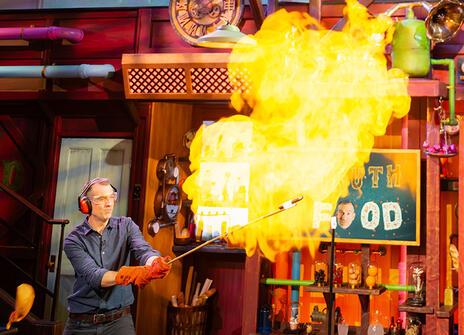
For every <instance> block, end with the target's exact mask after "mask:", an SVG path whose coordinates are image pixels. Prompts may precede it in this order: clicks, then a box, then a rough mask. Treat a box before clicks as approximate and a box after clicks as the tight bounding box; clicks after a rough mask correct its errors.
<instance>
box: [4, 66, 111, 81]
mask: <svg viewBox="0 0 464 335" xmlns="http://www.w3.org/2000/svg"><path fill="white" fill-rule="evenodd" d="M114 72H115V69H114V66H113V65H111V64H103V65H89V64H81V65H45V66H41V65H38V66H0V78H81V79H86V78H91V77H99V78H110V77H111V76H112V75H113V74H114Z"/></svg>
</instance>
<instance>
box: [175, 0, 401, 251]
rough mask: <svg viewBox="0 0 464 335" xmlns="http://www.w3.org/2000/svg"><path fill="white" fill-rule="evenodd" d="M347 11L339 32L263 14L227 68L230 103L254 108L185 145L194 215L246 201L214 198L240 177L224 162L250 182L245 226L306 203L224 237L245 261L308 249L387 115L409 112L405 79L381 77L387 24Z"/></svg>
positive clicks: (292, 16)
mask: <svg viewBox="0 0 464 335" xmlns="http://www.w3.org/2000/svg"><path fill="white" fill-rule="evenodd" d="M344 13H345V16H346V17H347V24H346V25H345V27H344V29H343V31H341V32H337V31H331V30H326V29H324V28H323V27H322V26H321V25H320V24H319V23H318V22H317V21H316V20H315V19H313V18H311V17H310V16H309V15H308V14H306V13H299V12H291V13H289V12H287V11H286V10H284V9H282V10H279V11H278V12H276V13H274V14H273V15H271V16H269V17H267V18H266V20H265V21H264V23H263V25H262V28H261V30H260V31H258V32H257V33H256V34H255V36H254V39H255V40H256V42H257V43H256V46H253V47H236V48H234V50H233V51H232V54H231V58H230V64H229V74H230V80H231V82H232V83H233V84H235V85H240V86H241V90H237V91H236V92H235V93H234V94H233V96H232V98H231V100H232V105H233V106H234V108H235V109H236V110H237V111H239V112H240V111H242V110H245V109H246V108H248V109H250V108H251V109H252V113H251V115H250V116H249V117H248V116H244V115H237V116H233V117H231V118H227V119H222V120H220V121H219V122H217V123H215V124H213V125H210V126H207V127H205V126H203V127H202V128H201V129H200V130H199V132H198V133H197V135H196V137H195V139H194V141H193V143H192V146H191V153H190V160H191V162H192V163H191V170H192V171H193V174H192V175H191V176H190V177H189V178H188V179H187V181H186V183H185V184H184V186H183V187H184V190H185V191H186V192H187V194H188V195H189V198H191V199H193V203H192V207H193V209H194V211H196V210H197V209H198V207H199V206H211V207H214V206H218V207H221V206H222V207H224V206H232V207H243V197H241V200H239V201H238V202H234V201H232V202H231V199H229V198H228V197H227V192H223V193H221V188H222V190H224V189H225V188H227V187H228V186H225V185H227V183H228V182H227V181H225V180H224V178H225V177H223V178H222V180H221V176H227V178H229V180H230V178H231V174H234V171H235V173H236V175H237V176H238V175H240V173H237V169H235V170H234V168H233V166H234V165H232V167H231V165H230V164H231V163H234V164H236V166H237V167H238V166H241V167H240V168H238V169H239V170H240V169H241V170H240V171H246V173H245V175H247V176H249V185H248V186H244V185H240V186H243V187H242V191H243V192H242V195H243V194H245V196H246V201H247V202H246V205H245V206H247V207H248V218H249V219H250V220H252V219H253V218H256V217H259V216H261V215H263V214H266V213H268V212H271V211H273V210H275V209H276V208H277V206H278V205H279V204H280V203H282V202H284V201H286V200H289V199H291V198H295V197H296V196H298V195H303V196H304V200H303V201H302V202H301V203H300V204H299V205H298V206H296V207H295V208H292V209H290V210H288V211H286V212H283V213H281V214H278V215H276V216H273V217H272V218H269V219H266V220H263V221H261V222H259V223H256V224H253V225H250V226H249V227H247V229H242V230H240V231H239V232H236V233H233V234H231V236H230V240H231V241H232V242H233V243H236V244H238V245H240V246H243V247H245V249H246V251H247V253H248V254H249V255H250V254H252V253H253V252H254V251H255V250H256V248H257V246H259V248H260V249H261V251H262V252H263V253H264V255H265V256H266V257H267V258H269V259H271V260H273V259H274V257H275V255H276V254H277V253H279V252H283V251H288V250H290V249H292V248H301V247H303V246H309V247H310V250H314V248H316V246H317V244H318V240H319V237H320V236H321V233H323V232H325V233H327V229H328V223H329V222H328V221H329V220H330V216H331V215H333V211H334V207H335V203H336V201H337V199H338V198H339V197H340V196H343V195H346V194H347V190H348V186H349V183H350V173H351V174H352V172H350V171H351V170H352V168H353V167H355V166H362V164H363V163H364V162H366V161H367V160H368V158H369V153H370V150H371V149H372V146H373V144H374V136H380V135H383V134H384V133H385V130H386V127H387V126H388V123H389V121H390V119H391V117H392V116H394V117H403V116H404V115H406V114H407V112H408V110H409V106H410V98H409V96H408V94H407V77H406V75H405V74H404V73H402V72H401V71H399V70H396V69H391V70H388V69H387V62H386V58H385V55H384V49H385V46H386V44H388V43H389V42H390V41H391V36H392V34H391V29H392V23H391V21H390V19H389V18H388V17H385V16H379V17H377V18H373V17H370V16H369V15H368V13H367V10H366V8H365V7H363V6H362V5H360V4H359V3H357V2H356V1H354V0H347V7H346V8H345V12H344ZM244 84H247V85H244ZM208 163H214V164H213V165H211V164H208ZM217 163H225V164H224V166H225V169H226V170H227V171H228V172H227V173H225V172H224V171H222V173H221V171H218V170H220V169H221V168H220V166H221V165H220V164H217ZM246 167H248V170H247V168H246ZM213 171H215V172H213ZM237 176H235V177H233V178H232V179H233V180H234V181H235V182H237V180H238V177H237ZM208 178H209V179H208ZM240 183H243V181H241V182H240ZM218 185H219V186H218ZM238 188H239V187H236V188H235V190H237V189H238ZM244 188H245V189H246V190H244ZM215 199H216V201H215ZM322 202H324V203H329V206H327V204H322Z"/></svg>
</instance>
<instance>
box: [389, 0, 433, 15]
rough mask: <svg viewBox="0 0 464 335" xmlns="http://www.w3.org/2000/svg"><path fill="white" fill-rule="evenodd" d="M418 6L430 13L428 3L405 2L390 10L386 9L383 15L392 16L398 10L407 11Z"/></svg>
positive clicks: (430, 8)
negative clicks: (406, 9)
mask: <svg viewBox="0 0 464 335" xmlns="http://www.w3.org/2000/svg"><path fill="white" fill-rule="evenodd" d="M418 6H422V7H424V9H425V10H426V11H427V13H428V12H430V11H431V10H432V7H433V6H432V5H431V4H429V3H428V2H426V1H420V2H405V3H400V4H398V5H396V6H394V7H392V8H390V9H388V10H387V11H386V12H385V13H384V15H387V16H392V15H393V14H394V13H395V12H396V11H398V10H400V9H403V8H408V9H412V8H413V7H418Z"/></svg>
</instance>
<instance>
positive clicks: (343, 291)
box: [303, 285, 386, 295]
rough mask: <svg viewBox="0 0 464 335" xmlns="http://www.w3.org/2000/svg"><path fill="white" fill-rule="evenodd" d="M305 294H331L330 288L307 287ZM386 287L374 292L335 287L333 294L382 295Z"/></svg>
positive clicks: (364, 289)
mask: <svg viewBox="0 0 464 335" xmlns="http://www.w3.org/2000/svg"><path fill="white" fill-rule="evenodd" d="M303 290H304V291H305V292H321V293H329V287H328V286H313V285H311V286H306V287H304V288H303ZM385 290H386V289H385V287H384V286H379V287H377V288H374V289H372V290H370V289H368V288H364V287H358V288H349V287H343V286H342V287H334V289H333V292H334V293H336V294H357V295H381V294H382V293H383V292H385Z"/></svg>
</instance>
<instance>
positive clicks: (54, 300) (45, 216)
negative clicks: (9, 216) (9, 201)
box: [0, 182, 69, 320]
mask: <svg viewBox="0 0 464 335" xmlns="http://www.w3.org/2000/svg"><path fill="white" fill-rule="evenodd" d="M0 189H1V190H3V191H4V192H5V193H6V194H8V195H9V196H10V197H12V198H14V199H15V200H16V201H18V202H20V203H21V204H23V205H24V206H25V207H27V208H28V209H30V210H31V211H32V212H34V213H35V214H36V215H37V216H39V217H40V218H41V219H42V221H40V222H42V223H45V224H50V225H61V230H60V241H59V248H58V259H57V261H56V262H57V265H56V273H57V275H56V277H55V284H54V288H53V292H52V291H50V290H49V289H48V288H47V287H46V286H44V285H43V284H42V283H40V282H39V281H38V280H37V278H34V277H32V276H31V275H29V274H28V273H27V272H26V271H24V270H23V269H22V268H21V267H20V266H19V265H18V264H16V262H15V261H13V260H12V259H10V258H9V257H7V256H5V255H1V254H0V257H2V258H3V259H4V260H5V261H7V262H8V263H9V264H10V265H12V266H13V267H14V268H16V269H17V270H18V271H19V272H21V273H22V274H23V275H24V276H26V277H27V278H29V280H31V281H32V282H33V283H34V286H35V287H36V288H38V289H40V290H42V291H43V292H44V293H45V294H48V295H49V296H50V297H51V298H52V308H51V317H50V318H51V320H54V318H55V311H56V304H57V302H58V298H59V297H58V295H59V290H60V272H61V258H62V255H63V239H64V227H65V225H67V224H68V223H69V220H66V219H53V218H52V217H50V216H49V215H48V214H46V213H45V212H43V211H42V210H41V209H40V208H38V207H36V206H35V205H34V204H32V203H31V202H29V201H28V200H27V199H25V198H24V197H23V196H21V195H20V194H18V193H16V192H15V191H13V190H12V189H10V188H9V187H7V186H6V185H5V184H3V183H1V182H0ZM5 226H6V227H7V228H8V229H9V230H12V231H13V232H14V233H17V232H15V231H14V230H13V229H12V228H11V227H10V226H9V225H5ZM20 237H21V238H23V237H22V236H20ZM23 239H24V238H23ZM38 257H39V255H38V254H37V255H36V258H37V259H38Z"/></svg>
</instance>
